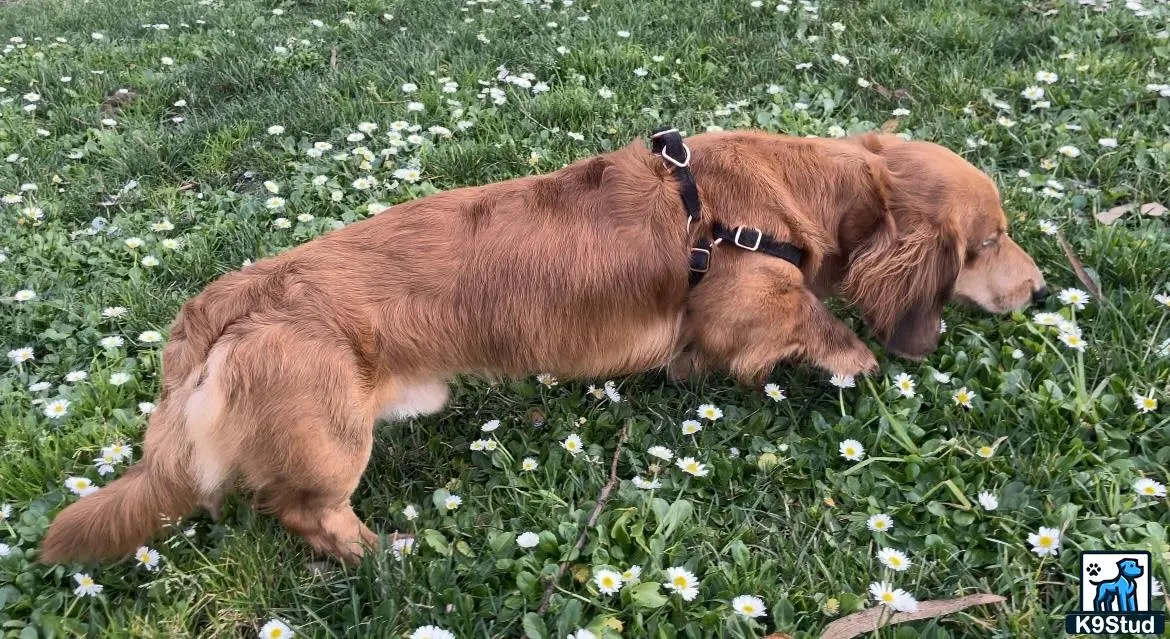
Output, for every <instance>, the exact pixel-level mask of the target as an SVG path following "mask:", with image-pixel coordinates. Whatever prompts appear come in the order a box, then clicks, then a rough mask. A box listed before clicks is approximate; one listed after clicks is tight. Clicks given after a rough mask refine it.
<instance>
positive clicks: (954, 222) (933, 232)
mask: <svg viewBox="0 0 1170 639" xmlns="http://www.w3.org/2000/svg"><path fill="white" fill-rule="evenodd" d="M859 142H860V144H862V145H863V146H864V147H865V149H866V151H868V153H867V154H866V158H867V164H868V169H869V173H870V178H871V180H872V184H873V188H874V190H875V191H876V195H877V200H878V201H879V202H880V203H881V204H880V207H879V209H880V210H879V213H878V215H879V219H878V220H877V223H876V228H875V229H874V230H873V232H871V233H868V234H867V235H866V237H865V238H864V239H862V240H861V241H860V243H859V245H858V246H855V247H849V248H850V249H851V254H850V259H849V263H848V266H847V270H846V273H845V278H844V282H843V289H844V293H845V294H846V296H847V297H848V298H849V299H850V300H852V301H853V302H854V303H855V304H857V305H858V306H859V307H860V308H861V312H862V315H863V317H864V318H865V321H866V323H867V324H868V325H869V326H870V328H871V329H872V330H873V331H874V332H875V333H876V334H877V335H878V336H879V337H880V338H881V339H883V340H884V341H885V342H886V346H887V348H889V349H890V350H891V351H893V352H895V353H897V354H899V355H902V356H905V357H910V358H914V359H918V358H922V357H925V356H926V355H929V354H930V353H931V352H933V351H934V349H935V348H936V347H937V346H938V337H939V332H940V325H941V320H942V311H943V306H945V305H946V303H947V302H948V301H950V300H951V299H955V300H957V301H961V302H964V303H967V304H970V305H973V306H977V307H979V308H982V309H983V310H985V311H989V312H992V313H1006V312H1009V311H1012V310H1016V309H1020V308H1023V307H1024V306H1027V305H1028V303H1029V302H1031V301H1032V300H1033V299H1036V298H1040V297H1043V296H1044V295H1045V294H1046V293H1047V288H1046V286H1045V284H1044V276H1043V275H1041V273H1040V270H1039V269H1038V268H1036V263H1035V262H1034V261H1033V260H1032V258H1031V257H1030V256H1029V255H1028V254H1027V253H1025V252H1024V250H1023V249H1021V248H1020V246H1019V245H1018V244H1016V243H1015V242H1014V241H1012V239H1011V238H1010V237H1008V235H1007V230H1008V229H1007V216H1006V215H1004V212H1003V208H1002V207H1001V206H1000V201H999V192H998V190H997V189H996V188H995V184H994V183H993V182H992V181H991V179H990V178H989V177H988V176H987V175H985V174H984V173H982V172H981V171H979V170H978V169H976V168H975V167H974V166H972V165H971V164H969V163H968V162H967V161H965V160H963V159H962V158H961V157H959V156H958V155H956V154H954V153H952V152H951V151H949V150H947V149H946V148H944V147H942V146H939V145H937V144H931V143H928V142H906V141H903V140H902V139H901V138H898V137H896V136H885V135H882V136H878V135H869V136H864V137H862V138H859Z"/></svg>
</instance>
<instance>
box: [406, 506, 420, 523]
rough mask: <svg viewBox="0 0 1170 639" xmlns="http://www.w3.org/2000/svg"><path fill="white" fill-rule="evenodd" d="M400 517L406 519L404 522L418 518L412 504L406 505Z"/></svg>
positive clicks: (416, 510)
mask: <svg viewBox="0 0 1170 639" xmlns="http://www.w3.org/2000/svg"><path fill="white" fill-rule="evenodd" d="M402 516H403V517H406V521H414V520H415V518H417V517H418V509H417V508H415V507H414V504H407V505H406V508H403V509H402Z"/></svg>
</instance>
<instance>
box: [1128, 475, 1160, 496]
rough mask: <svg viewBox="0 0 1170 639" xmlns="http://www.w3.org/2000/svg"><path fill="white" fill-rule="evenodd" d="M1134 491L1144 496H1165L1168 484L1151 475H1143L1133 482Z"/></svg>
mask: <svg viewBox="0 0 1170 639" xmlns="http://www.w3.org/2000/svg"><path fill="white" fill-rule="evenodd" d="M1133 491H1134V492H1135V493H1137V494H1139V495H1141V496H1143V497H1165V496H1166V485H1165V484H1161V483H1158V482H1156V481H1154V480H1152V479H1150V478H1149V477H1142V478H1141V479H1139V480H1137V481H1135V482H1134V483H1133Z"/></svg>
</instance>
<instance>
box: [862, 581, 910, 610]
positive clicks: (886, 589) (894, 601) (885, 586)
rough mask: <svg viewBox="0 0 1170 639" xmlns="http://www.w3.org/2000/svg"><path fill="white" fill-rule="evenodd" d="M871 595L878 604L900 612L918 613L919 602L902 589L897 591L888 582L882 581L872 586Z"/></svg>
mask: <svg viewBox="0 0 1170 639" xmlns="http://www.w3.org/2000/svg"><path fill="white" fill-rule="evenodd" d="M869 594H870V596H872V597H873V600H874V601H876V602H877V603H880V604H882V605H885V606H888V607H890V608H893V609H894V610H897V611H898V612H917V611H918V601H917V600H916V599H914V597H913V596H912V595H911V594H910V593H908V592H906V591H905V590H902V589H901V588H898V589H896V590H895V589H894V587H893V586H891V585H890V584H889V583H887V582H884V581H882V582H877V583H872V584H870V585H869Z"/></svg>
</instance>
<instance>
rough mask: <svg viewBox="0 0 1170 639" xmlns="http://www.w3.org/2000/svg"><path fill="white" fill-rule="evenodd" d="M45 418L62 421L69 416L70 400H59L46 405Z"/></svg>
mask: <svg viewBox="0 0 1170 639" xmlns="http://www.w3.org/2000/svg"><path fill="white" fill-rule="evenodd" d="M44 413H45V417H48V418H50V419H61V418H62V417H64V416H66V415H68V414H69V400H67V399H63V398H58V399H54V400H53V401H51V402H49V403H47V404H45V410H44Z"/></svg>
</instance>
